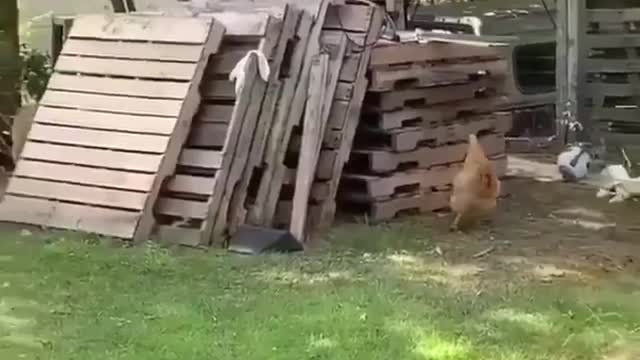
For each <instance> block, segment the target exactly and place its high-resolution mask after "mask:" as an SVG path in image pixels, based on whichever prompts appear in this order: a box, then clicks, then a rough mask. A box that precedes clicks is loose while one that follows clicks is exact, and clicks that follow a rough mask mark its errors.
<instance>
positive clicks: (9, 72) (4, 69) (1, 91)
mask: <svg viewBox="0 0 640 360" xmlns="http://www.w3.org/2000/svg"><path fill="white" fill-rule="evenodd" d="M19 51H20V46H19V42H18V0H1V1H0V114H4V115H15V113H16V111H17V110H18V107H19V106H20V78H21V71H20V54H19Z"/></svg>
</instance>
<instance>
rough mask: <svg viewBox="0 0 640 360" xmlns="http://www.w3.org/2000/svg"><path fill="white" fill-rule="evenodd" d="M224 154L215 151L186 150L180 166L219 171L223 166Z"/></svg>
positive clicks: (183, 152) (182, 154)
mask: <svg viewBox="0 0 640 360" xmlns="http://www.w3.org/2000/svg"><path fill="white" fill-rule="evenodd" d="M223 155H224V154H223V153H222V152H220V151H215V150H199V149H184V150H183V151H182V153H181V154H180V160H179V162H178V163H179V164H180V165H182V166H191V167H197V168H204V169H219V168H220V167H221V166H222V157H223Z"/></svg>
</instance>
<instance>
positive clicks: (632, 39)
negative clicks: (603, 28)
mask: <svg viewBox="0 0 640 360" xmlns="http://www.w3.org/2000/svg"><path fill="white" fill-rule="evenodd" d="M584 43H585V46H586V47H588V48H595V49H608V48H622V47H638V46H640V37H639V36H638V35H637V34H606V35H605V34H586V35H584Z"/></svg>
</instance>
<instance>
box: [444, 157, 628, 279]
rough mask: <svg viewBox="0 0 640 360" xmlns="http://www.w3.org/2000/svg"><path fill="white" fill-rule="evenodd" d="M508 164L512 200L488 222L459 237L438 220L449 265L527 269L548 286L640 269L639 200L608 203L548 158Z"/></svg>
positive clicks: (508, 186)
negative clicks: (563, 177) (567, 179)
mask: <svg viewBox="0 0 640 360" xmlns="http://www.w3.org/2000/svg"><path fill="white" fill-rule="evenodd" d="M509 160H510V163H511V165H510V169H512V172H511V173H512V174H513V175H514V176H513V177H512V178H510V179H508V180H505V181H504V185H505V186H506V187H507V189H508V190H509V193H510V196H509V197H508V198H506V199H503V200H502V201H501V202H500V204H499V210H498V212H497V214H496V216H495V218H494V219H493V221H492V223H491V224H486V225H481V226H479V227H476V228H473V229H470V230H468V232H467V233H464V234H461V233H449V232H448V231H447V225H448V222H449V221H451V217H449V216H447V217H443V218H441V219H438V220H437V221H436V224H435V226H434V239H435V240H436V246H439V247H440V248H441V249H442V251H443V252H444V253H445V254H446V256H447V259H448V260H449V261H454V262H465V261H466V262H468V261H480V262H483V263H488V264H490V265H492V267H493V268H494V269H509V268H511V267H518V268H523V267H528V268H530V270H531V271H530V274H531V276H534V277H535V276H537V277H540V279H541V280H547V281H551V280H552V279H553V278H556V277H565V276H567V277H569V276H572V275H576V274H582V275H587V276H599V275H603V274H608V273H619V272H622V271H625V272H627V271H632V272H634V273H637V272H640V221H639V216H638V215H639V214H640V202H637V201H636V200H628V201H627V202H625V203H621V204H609V203H608V202H607V200H605V199H598V198H596V196H595V194H596V191H597V189H595V188H593V187H590V186H585V185H580V184H569V183H564V182H561V181H560V180H559V179H558V178H557V176H555V177H554V175H553V171H554V168H555V166H553V165H551V164H548V161H546V160H548V159H544V160H543V161H540V159H536V158H534V159H533V160H531V159H525V161H522V159H520V158H518V157H515V158H514V157H510V159H509ZM513 169H516V171H515V172H514V171H513Z"/></svg>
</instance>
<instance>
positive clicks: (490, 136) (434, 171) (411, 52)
mask: <svg viewBox="0 0 640 360" xmlns="http://www.w3.org/2000/svg"><path fill="white" fill-rule="evenodd" d="M506 64H507V62H506V61H505V59H504V58H502V57H500V55H499V52H497V51H495V49H492V48H491V47H488V46H486V44H476V45H475V46H472V45H460V44H456V43H445V42H437V41H436V42H429V43H427V44H418V43H415V42H405V43H393V44H392V43H389V44H380V46H378V47H376V49H374V51H373V54H372V57H371V62H370V79H371V80H370V83H369V88H368V92H367V95H366V98H365V104H364V109H363V113H362V118H361V121H360V126H359V128H358V131H357V134H356V138H355V143H354V148H353V151H352V154H351V158H350V159H349V162H348V163H347V166H346V170H345V174H344V175H343V176H342V180H341V183H340V192H339V194H338V200H339V202H340V205H341V207H342V208H343V209H345V210H348V209H354V210H360V211H366V212H368V214H369V215H370V218H371V219H372V220H374V221H379V220H387V219H391V218H394V217H396V216H397V215H398V214H400V213H403V212H408V211H416V210H417V211H419V212H426V211H433V210H439V209H444V208H446V207H448V199H449V194H450V184H451V181H452V179H453V177H454V176H455V174H456V173H457V171H458V170H459V169H460V167H461V163H462V161H463V160H464V157H465V155H466V149H467V144H466V141H467V138H468V135H469V134H477V135H478V136H479V139H480V142H481V144H482V145H483V146H484V148H485V151H486V152H487V155H488V156H489V157H490V158H491V159H492V160H494V163H495V165H496V168H497V170H498V173H499V175H500V176H502V175H504V174H505V172H506V157H505V154H504V153H505V140H504V134H505V133H506V132H507V131H508V130H509V129H510V127H511V114H510V113H509V112H494V110H495V109H496V108H498V107H500V104H502V103H503V102H504V101H505V99H504V97H503V93H502V91H503V84H504V82H505V80H506V78H507V74H508V69H507V65H506Z"/></svg>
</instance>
